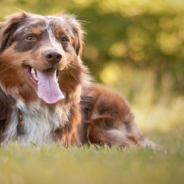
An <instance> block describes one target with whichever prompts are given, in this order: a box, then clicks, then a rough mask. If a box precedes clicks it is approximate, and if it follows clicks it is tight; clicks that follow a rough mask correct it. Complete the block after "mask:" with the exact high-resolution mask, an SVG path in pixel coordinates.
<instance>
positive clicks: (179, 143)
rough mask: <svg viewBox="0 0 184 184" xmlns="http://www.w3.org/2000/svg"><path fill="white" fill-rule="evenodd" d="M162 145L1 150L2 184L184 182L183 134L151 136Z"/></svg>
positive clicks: (174, 131) (173, 183)
mask: <svg viewBox="0 0 184 184" xmlns="http://www.w3.org/2000/svg"><path fill="white" fill-rule="evenodd" d="M147 136H149V137H150V138H151V139H152V140H154V141H155V142H157V143H158V144H160V145H162V148H161V149H160V150H151V149H150V148H146V149H143V148H132V149H130V150H129V149H122V150H120V149H118V148H117V147H113V148H111V149H110V148H108V147H103V148H102V147H95V146H91V147H90V148H88V147H87V146H86V147H82V148H77V147H71V148H69V149H67V148H64V147H56V146H51V147H40V146H39V147H35V146H34V145H33V146H32V147H29V148H20V147H19V146H18V145H16V144H11V145H9V146H8V147H3V148H1V149H0V165H1V166H0V183H1V184H9V183H11V184H24V183H26V184H33V183H34V184H37V183H38V184H42V183H43V184H52V183H53V184H61V183H64V184H71V183H75V184H86V183H88V184H93V183H95V184H98V183H99V184H101V183H108V184H113V183H114V184H116V183H125V184H128V183H132V184H133V183H136V184H143V183H146V184H152V183H153V184H155V183H161V184H180V183H181V184H183V183H184V141H183V139H184V136H183V130H181V129H180V130H177V129H175V130H173V131H172V132H168V133H158V132H151V133H149V134H147Z"/></svg>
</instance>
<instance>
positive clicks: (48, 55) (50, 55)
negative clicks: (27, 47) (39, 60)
mask: <svg viewBox="0 0 184 184" xmlns="http://www.w3.org/2000/svg"><path fill="white" fill-rule="evenodd" d="M44 56H45V59H46V60H47V61H48V62H50V63H51V64H56V63H59V62H60V61H61V58H62V55H61V53H60V52H59V51H58V50H47V51H45V53H44Z"/></svg>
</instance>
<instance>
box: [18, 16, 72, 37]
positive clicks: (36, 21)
mask: <svg viewBox="0 0 184 184" xmlns="http://www.w3.org/2000/svg"><path fill="white" fill-rule="evenodd" d="M68 26H69V22H68V20H67V19H66V18H65V17H62V16H41V15H35V14H32V15H31V16H29V17H27V19H26V20H25V21H24V22H22V24H20V26H19V27H18V28H17V30H16V32H15V33H20V32H21V33H22V32H27V31H30V30H31V29H32V28H35V27H39V28H40V29H41V30H48V29H54V28H57V27H63V28H64V27H65V28H66V27H68Z"/></svg>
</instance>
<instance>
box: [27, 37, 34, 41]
mask: <svg viewBox="0 0 184 184" xmlns="http://www.w3.org/2000/svg"><path fill="white" fill-rule="evenodd" d="M26 40H28V41H35V40H36V38H35V37H34V36H27V37H26Z"/></svg>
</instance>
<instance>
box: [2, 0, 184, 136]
mask: <svg viewBox="0 0 184 184" xmlns="http://www.w3.org/2000/svg"><path fill="white" fill-rule="evenodd" d="M0 7H1V11H0V21H4V17H5V16H7V15H9V14H12V13H15V12H17V11H18V9H22V10H25V11H28V12H32V13H37V14H42V15H48V14H49V15H54V14H57V13H59V12H62V11H64V12H66V13H70V14H74V15H76V16H77V18H78V19H79V20H81V21H82V24H83V28H84V30H85V31H86V35H85V40H84V42H85V46H84V52H83V61H84V63H85V64H86V65H87V66H88V67H89V68H90V71H91V74H92V75H93V76H94V78H95V80H96V81H97V82H100V83H104V84H105V85H108V86H110V87H111V88H113V89H115V90H118V91H119V92H120V93H122V94H123V95H124V96H126V98H127V99H128V100H129V102H130V104H131V107H132V110H133V112H134V114H135V117H136V118H135V119H136V122H137V124H138V126H139V127H140V129H141V130H143V131H147V132H149V131H160V132H163V133H164V132H168V131H172V130H173V129H180V130H181V129H182V127H183V120H184V113H183V109H184V97H183V96H184V92H183V91H184V13H183V12H184V1H182V0H173V1H172V0H162V1H161V0H0Z"/></svg>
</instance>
